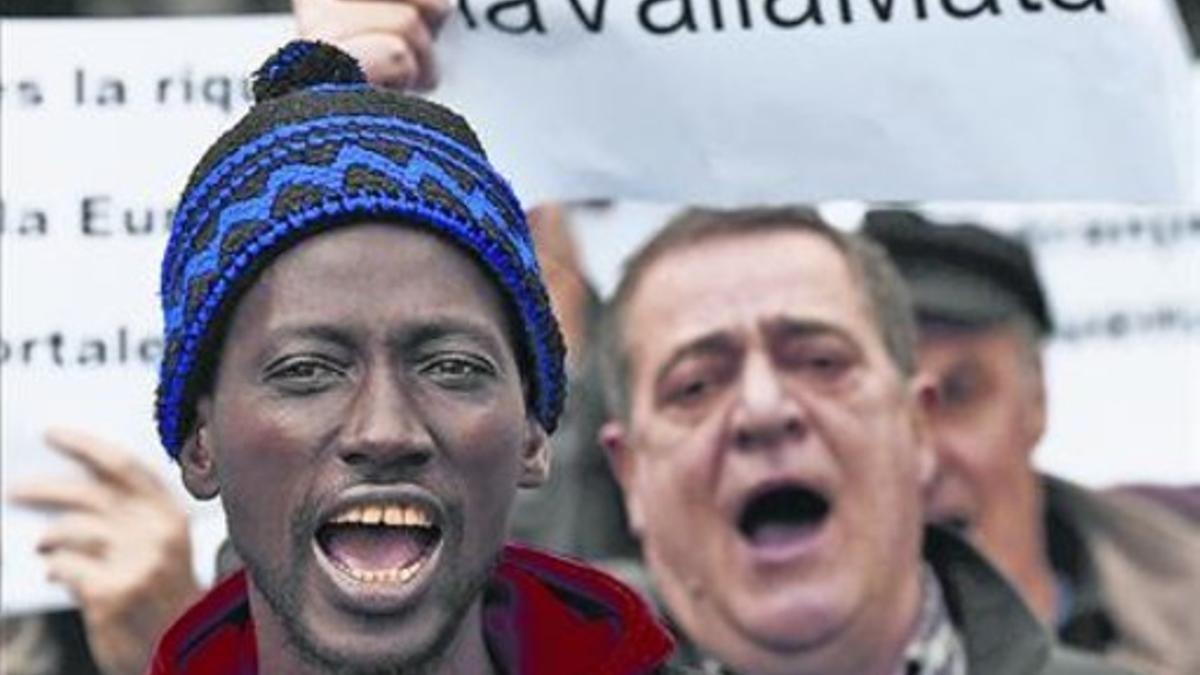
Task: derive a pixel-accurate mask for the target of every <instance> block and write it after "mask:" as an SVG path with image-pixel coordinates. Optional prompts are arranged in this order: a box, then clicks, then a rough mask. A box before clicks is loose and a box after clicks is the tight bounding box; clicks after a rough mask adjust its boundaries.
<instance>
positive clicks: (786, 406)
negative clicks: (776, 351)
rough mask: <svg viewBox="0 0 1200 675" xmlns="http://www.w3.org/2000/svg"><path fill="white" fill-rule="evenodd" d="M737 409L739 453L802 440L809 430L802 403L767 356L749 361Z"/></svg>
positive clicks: (735, 429) (735, 423)
mask: <svg viewBox="0 0 1200 675" xmlns="http://www.w3.org/2000/svg"><path fill="white" fill-rule="evenodd" d="M735 405H736V406H737V407H736V408H735V409H734V411H733V418H732V432H733V442H734V446H735V447H737V448H738V449H739V450H753V449H759V448H768V447H772V446H775V445H778V444H780V443H782V442H783V441H785V440H789V439H792V440H794V439H798V438H800V437H802V436H803V435H804V433H805V430H806V428H807V426H806V424H805V420H804V416H803V412H802V409H801V405H800V402H799V401H798V400H796V398H795V397H794V396H791V395H790V394H789V392H788V389H787V387H786V383H785V381H784V379H783V373H781V372H779V369H778V368H777V367H776V366H775V365H774V364H772V362H771V360H770V359H769V358H768V357H766V356H765V355H751V356H749V357H748V358H747V359H746V362H745V364H744V365H743V370H742V379H741V383H740V387H739V393H738V400H737V402H736V404H735Z"/></svg>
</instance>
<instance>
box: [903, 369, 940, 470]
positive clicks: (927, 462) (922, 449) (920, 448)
mask: <svg viewBox="0 0 1200 675" xmlns="http://www.w3.org/2000/svg"><path fill="white" fill-rule="evenodd" d="M909 391H910V393H911V395H912V402H913V403H912V405H913V436H914V439H915V442H916V446H917V447H916V450H917V475H918V478H919V480H920V482H921V490H922V492H924V491H925V490H926V489H928V488H929V487H930V486H931V485H932V484H933V480H934V476H935V474H936V473H937V466H938V459H937V445H936V443H937V439H936V437H935V435H934V434H935V430H934V428H933V420H934V415H935V414H936V413H937V409H938V406H940V405H941V394H940V393H939V391H938V387H937V382H936V381H935V380H934V378H933V377H931V376H930V375H928V374H926V373H922V372H918V373H917V374H916V375H915V376H914V377H913V378H912V381H911V382H910V383H909Z"/></svg>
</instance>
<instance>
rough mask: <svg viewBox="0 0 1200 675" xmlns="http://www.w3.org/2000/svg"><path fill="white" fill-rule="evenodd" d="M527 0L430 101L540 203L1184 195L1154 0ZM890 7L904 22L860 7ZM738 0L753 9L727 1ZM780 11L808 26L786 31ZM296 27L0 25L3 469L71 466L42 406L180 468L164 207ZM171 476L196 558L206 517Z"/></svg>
mask: <svg viewBox="0 0 1200 675" xmlns="http://www.w3.org/2000/svg"><path fill="white" fill-rule="evenodd" d="M542 1H543V3H544V4H543V5H537V4H530V2H526V1H524V0H516V1H514V0H510V1H509V2H507V3H505V2H500V3H492V4H487V3H476V0H464V1H463V3H462V4H461V5H460V11H461V14H460V15H459V16H458V17H457V18H456V19H454V20H452V21H451V22H450V24H449V25H448V26H447V28H446V30H445V33H444V35H443V38H444V39H443V41H442V44H441V52H440V54H441V56H442V57H443V58H442V62H443V66H444V68H445V73H444V86H443V87H442V88H441V89H440V90H439V92H438V96H439V97H443V98H445V99H446V100H451V101H455V102H456V103H457V104H460V105H461V106H462V107H463V109H464V110H465V111H466V112H467V114H468V116H469V117H470V118H471V119H472V121H473V122H474V123H476V124H478V125H479V126H480V127H482V128H483V136H484V139H485V143H486V144H487V145H488V146H489V149H490V151H491V154H492V156H493V158H494V159H495V160H496V162H497V163H498V164H499V165H501V166H502V167H503V169H504V170H505V171H506V172H508V173H511V174H513V175H514V176H515V182H516V185H517V188H518V191H519V192H520V193H522V194H523V195H524V196H525V197H527V198H528V197H531V196H537V195H552V196H563V197H573V196H612V197H638V196H647V195H653V196H659V197H664V198H669V199H671V200H673V201H686V200H700V201H706V202H712V201H728V200H740V201H756V200H760V199H771V200H773V201H780V200H787V201H791V200H800V199H816V198H832V197H839V196H851V197H862V198H887V197H895V196H906V197H914V198H926V197H929V198H932V197H964V196H988V197H993V198H1012V199H1016V198H1039V197H1040V198H1050V197H1070V196H1076V197H1083V196H1101V195H1103V196H1107V197H1109V198H1112V199H1152V198H1170V199H1174V198H1178V197H1179V196H1180V195H1181V194H1182V193H1183V192H1184V191H1185V190H1184V189H1183V188H1182V187H1181V186H1182V185H1184V184H1185V183H1184V178H1183V177H1184V176H1185V175H1186V174H1187V173H1188V172H1187V171H1185V170H1184V169H1183V168H1181V166H1182V162H1184V161H1186V157H1185V156H1184V155H1181V154H1180V152H1181V151H1180V150H1179V148H1183V147H1190V146H1188V145H1187V144H1176V143H1175V142H1174V141H1175V139H1178V138H1184V137H1186V136H1187V134H1186V133H1185V132H1186V129H1187V124H1177V122H1178V119H1179V118H1181V117H1182V116H1184V115H1186V114H1187V113H1188V111H1189V107H1188V103H1187V101H1186V95H1185V94H1186V93H1187V91H1188V90H1187V89H1186V87H1184V88H1183V89H1182V90H1181V91H1182V92H1183V94H1181V93H1180V92H1179V91H1176V89H1175V87H1174V85H1175V84H1176V83H1177V82H1176V80H1177V79H1179V78H1177V75H1178V74H1177V73H1176V70H1177V68H1178V67H1179V65H1180V63H1178V61H1179V60H1180V59H1182V47H1181V44H1180V42H1179V40H1180V37H1179V35H1178V34H1177V31H1176V27H1175V25H1174V24H1173V23H1172V21H1171V15H1170V12H1169V10H1168V9H1167V7H1166V5H1165V4H1161V3H1157V2H1135V1H1133V0H1127V1H1125V2H1117V1H1114V0H1108V1H1107V2H1098V1H1096V0H1071V1H1070V2H1068V1H1067V0H1036V1H1035V0H1012V1H1010V2H980V1H979V0H972V2H967V0H937V1H936V2H935V0H928V1H927V2H926V3H925V4H920V5H919V4H917V3H918V2H919V0H905V2H901V0H895V2H893V3H891V4H890V5H889V4H888V3H886V2H884V1H883V0H878V1H874V0H861V1H860V0H847V2H849V3H850V4H848V5H846V6H848V7H850V6H852V7H853V8H854V11H856V12H857V13H856V14H855V15H854V16H855V18H854V20H853V21H850V22H847V21H844V20H843V18H841V17H843V16H844V14H838V12H844V11H845V10H842V9H841V7H840V6H835V5H836V3H833V2H823V3H818V2H816V0H812V1H811V2H808V3H807V4H805V3H803V2H797V4H796V5H794V6H792V5H788V4H787V3H785V2H783V0H775V1H773V2H765V4H764V3H763V2H751V0H745V2H744V3H742V2H741V0H738V2H737V3H735V2H731V1H730V0H724V1H725V2H726V3H727V4H720V0H711V1H710V2H709V4H706V5H703V6H702V5H701V4H699V3H697V4H695V5H694V6H692V5H685V4H680V3H679V2H678V0H644V1H643V2H641V3H630V2H627V1H621V2H618V0H611V2H610V3H608V4H606V3H605V2H603V1H602V0H596V3H597V4H595V5H590V4H589V5H587V6H585V5H584V3H585V2H586V3H591V2H592V1H593V0H563V2H561V3H558V4H554V5H553V7H552V6H551V3H550V2H548V0H542ZM573 2H574V3H577V4H572V3H573ZM869 2H873V4H872V5H871V6H870V8H868V4H867V3H869ZM906 2H907V3H910V4H905V3H906ZM738 3H741V4H738ZM718 4H720V6H721V7H722V10H720V11H723V12H725V14H724V15H723V17H724V18H723V19H722V21H723V22H724V23H723V24H722V25H723V26H724V28H722V29H721V30H715V29H714V30H709V29H705V30H701V24H700V23H697V24H696V25H697V28H696V30H695V31H692V30H691V29H690V28H686V26H687V22H684V24H681V25H684V26H685V28H680V29H676V30H675V31H674V32H671V31H668V30H666V27H667V25H668V24H672V23H673V21H672V19H671V16H673V15H672V14H671V11H679V12H682V11H683V10H682V9H681V8H683V7H685V6H686V7H690V8H691V9H690V10H689V11H690V12H692V13H693V14H694V15H695V16H694V17H693V20H695V21H697V22H699V19H698V18H695V17H698V16H699V15H701V14H702V13H704V12H711V11H712V8H713V7H716V6H718ZM818 4H820V6H821V7H822V8H823V9H821V10H814V9H812V8H813V7H817V6H818ZM885 5H887V6H889V7H890V6H893V5H894V9H893V10H891V13H890V14H888V16H889V17H891V18H889V19H888V20H886V21H885V20H882V19H877V18H870V17H879V16H882V14H881V12H883V10H880V9H876V8H878V7H883V6H885ZM993 5H994V6H995V7H997V8H998V9H997V10H996V11H993V10H992V9H988V8H987V7H991V6H993ZM1033 5H1039V6H1041V7H1042V11H1040V12H1039V11H1034V10H1030V9H1028V8H1029V7H1031V6H1033ZM742 6H745V7H747V8H748V9H746V10H744V11H746V12H749V13H750V14H752V15H753V17H756V18H754V20H753V21H752V22H751V23H752V26H749V27H742V24H743V22H742V19H740V18H737V19H735V18H734V17H735V16H737V17H740V16H741V15H740V14H736V13H737V12H742V11H743V10H742V9H740V7H742ZM918 6H921V7H925V13H926V14H927V16H925V17H924V18H920V17H917V16H916V15H915V14H914V12H915V11H916V10H915V8H916V7H918ZM968 6H980V7H985V8H984V9H981V10H976V11H967V8H968ZM768 7H770V8H771V9H770V10H769V12H768V10H767V9H766V8H768ZM805 7H807V8H808V9H807V10H805ZM947 7H953V8H954V9H953V10H948V9H946V8H947ZM555 8H556V9H555ZM576 11H579V12H581V13H582V14H584V15H586V17H588V19H587V20H588V22H592V23H594V25H595V26H597V29H596V30H595V31H593V30H592V29H590V28H588V26H587V25H586V24H585V23H580V19H579V16H580V15H577V14H576ZM788 11H792V12H794V14H793V15H792V16H807V17H809V18H808V19H807V20H806V21H805V22H803V23H798V24H797V25H796V26H795V27H794V28H788V29H786V30H785V29H784V28H781V27H779V26H777V25H775V23H777V22H778V18H779V17H780V16H783V14H782V13H784V12H788ZM814 11H819V12H823V13H822V14H821V16H822V19H821V20H820V21H818V20H817V19H816V18H813V17H815V16H816V15H815V14H813V12H814ZM522 12H526V13H527V16H528V17H533V16H536V17H537V21H536V22H534V23H530V24H528V25H530V26H533V28H528V29H524V30H523V31H522V29H521V26H524V25H526V24H522V23H520V21H521V19H520V17H521V16H522ZM595 12H600V13H602V14H603V15H604V16H605V17H607V18H605V19H604V22H603V25H604V26H605V28H603V30H600V29H599V28H598V27H599V26H600V23H599V22H600V19H599V17H600V16H601V14H595ZM764 12H768V14H769V13H771V12H773V13H774V14H770V15H769V16H768V14H764ZM956 12H957V13H958V14H963V15H964V16H961V17H960V16H958V14H956ZM968 15H969V16H968ZM593 16H594V17H596V18H594V19H593V18H591V17H593ZM680 16H683V15H680ZM689 16H691V14H689ZM704 16H707V17H709V18H708V19H706V21H708V23H706V24H704V25H705V26H715V24H714V23H713V21H712V15H710V14H704ZM764 16H767V17H768V18H767V22H766V23H763V21H762V20H760V19H762V17H764ZM770 16H774V17H775V19H770ZM622 17H623V18H622ZM680 20H682V19H680ZM527 21H533V19H532V18H529V19H527ZM564 21H567V22H566V23H564ZM572 21H573V22H574V23H570V22H572ZM513 22H516V23H513ZM772 22H775V23H772ZM644 24H645V25H644ZM646 25H649V26H651V28H647V27H646ZM539 26H540V27H541V28H542V29H544V32H543V30H538V27H539ZM505 27H508V28H509V29H512V30H511V31H507V32H506V30H505ZM655 27H658V28H662V29H663V31H660V32H655V30H657V28H655ZM735 28H736V29H735ZM292 31H293V27H292V24H291V20H290V18H288V17H247V18H206V19H156V20H92V21H88V20H69V21H20V20H8V19H6V20H5V21H3V22H0V125H2V127H3V143H2V146H0V176H3V184H2V186H0V188H2V192H0V275H2V278H0V304H2V306H3V326H2V334H0V369H2V373H0V375H2V376H0V401H2V410H0V418H2V419H3V428H2V430H0V434H2V435H0V447H2V453H3V455H2V461H3V468H4V471H3V483H2V485H0V489H3V490H5V491H6V490H7V489H8V487H9V486H11V485H13V484H14V483H17V482H21V481H25V480H39V479H45V478H46V477H47V476H59V475H66V474H68V473H69V472H70V471H71V470H72V469H71V467H69V466H67V465H66V463H65V461H63V460H61V459H60V458H58V457H57V456H56V455H54V454H53V453H51V452H50V451H48V450H47V449H46V447H45V445H44V444H43V442H42V441H41V435H42V433H43V431H44V430H45V429H46V428H47V427H49V426H54V425H68V426H75V427H80V428H83V429H87V430H90V431H93V432H95V433H97V434H100V435H102V436H106V437H109V438H111V439H113V440H115V441H117V442H120V443H122V444H124V445H126V446H129V447H131V448H133V449H135V450H137V451H138V452H139V453H140V454H141V457H142V458H143V459H144V460H146V461H147V462H149V463H151V464H152V465H153V466H156V467H158V468H159V469H161V470H162V473H163V476H164V479H165V480H166V481H167V482H168V483H169V484H171V485H173V486H177V485H178V479H177V477H176V475H175V473H176V472H175V470H174V467H173V466H172V465H171V464H170V463H169V462H168V461H167V459H166V458H165V456H164V455H163V454H162V452H161V450H160V449H159V446H158V443H157V439H156V437H155V434H154V432H153V426H152V420H151V401H152V391H153V386H154V382H155V364H156V361H157V359H158V357H159V354H160V351H161V344H160V342H159V338H158V334H159V317H158V309H157V304H156V294H157V280H158V262H159V258H160V255H161V251H162V247H163V246H164V244H165V240H166V233H167V229H168V226H169V220H170V211H171V209H172V207H173V206H174V200H175V198H176V195H177V194H178V190H179V189H180V187H181V186H182V185H183V183H184V180H185V179H186V174H187V171H188V170H189V168H190V167H191V165H192V164H193V163H194V162H195V161H196V159H197V158H198V157H199V155H200V153H201V152H202V150H203V149H204V148H205V147H206V146H207V145H208V144H209V143H210V142H211V141H212V140H213V139H214V138H215V137H216V135H217V134H218V133H219V132H220V131H221V130H223V129H224V128H225V127H227V126H228V125H229V124H231V123H232V122H233V120H235V119H236V117H237V115H238V114H240V112H241V111H242V110H243V109H244V108H245V106H246V105H247V103H248V95H247V92H246V89H245V87H244V83H243V77H244V75H245V74H246V73H247V71H248V70H250V69H252V68H253V67H254V66H255V65H257V64H258V63H259V62H261V60H262V59H263V58H264V57H265V56H266V55H267V54H268V53H269V52H270V51H271V50H272V49H273V48H275V47H276V46H277V45H279V44H280V43H282V41H284V40H285V39H287V38H288V37H290V36H291V34H292ZM216 45H219V46H220V48H219V49H218V48H214V46H216ZM1067 45H1069V46H1067ZM760 46H761V48H762V50H764V51H759V48H760ZM979 46H986V49H976V47H979ZM958 49H962V50H965V51H962V52H961V54H965V55H966V56H961V57H955V58H951V57H950V56H948V55H953V54H958V53H959V52H957V51H956V50H958ZM797 50H802V53H803V58H797V57H796V56H795V53H796V51H797ZM789 54H791V55H792V56H791V57H788V58H784V57H786V56H787V55H789ZM780 59H784V60H782V61H781V60H780ZM955 61H957V67H956V68H957V69H956V68H955V67H951V66H952V65H955V64H954V62H955ZM1006 63H1008V64H1011V66H1012V70H1011V72H1007V71H1005V70H1004V66H1005V64H1006ZM689 64H690V65H689ZM1039 69H1041V70H1039ZM1005 72H1007V74H1006V75H1003V76H1002V74H1003V73H1005ZM1184 72H1185V73H1186V71H1184ZM1039 73H1040V74H1039ZM796 78H800V79H796ZM1180 81H1182V82H1184V83H1186V82H1187V79H1186V77H1182V79H1180ZM1022 83H1025V84H1027V85H1028V88H1027V89H1026V88H1024V87H1023V86H1022ZM968 85H969V86H968ZM968 89H969V90H970V91H968ZM970 92H974V93H970ZM1031 100H1033V101H1037V104H1036V105H1030V103H1029V102H1030V101H1031ZM772 125H775V126H772ZM1018 132H1020V133H1018ZM792 144H795V145H792ZM788 148H790V149H788ZM589 236H590V235H589ZM601 236H604V235H601ZM600 264H606V265H615V264H616V261H615V260H611V259H610V260H608V261H607V262H601V263H600ZM1149 415H1150V414H1149V413H1146V418H1147V419H1149ZM1164 428H1176V427H1175V426H1171V424H1167V425H1166V426H1165V427H1164ZM1147 466H1150V467H1154V468H1153V469H1152V471H1160V472H1163V473H1168V474H1169V473H1171V472H1173V471H1175V467H1173V466H1168V467H1166V468H1162V467H1161V466H1160V465H1158V464H1157V463H1156V462H1148V463H1147ZM179 494H180V499H181V501H183V502H184V503H187V504H189V506H190V508H192V509H193V514H194V523H195V534H196V537H197V545H196V546H195V553H196V560H197V568H198V570H199V571H200V572H201V573H202V577H203V576H208V575H206V574H203V573H205V572H209V571H210V570H211V567H212V565H211V561H212V558H213V551H214V550H215V546H216V542H217V540H218V539H219V538H220V537H221V536H222V520H221V516H220V513H219V509H217V508H216V506H215V504H213V503H207V504H203V505H199V504H197V503H195V502H193V501H191V500H190V499H188V498H187V497H186V496H185V495H183V493H182V490H180V491H179ZM2 518H3V522H2V523H0V525H2V528H3V532H4V541H3V563H2V564H0V611H3V612H6V613H9V612H20V611H29V610H33V609H40V608H48V607H55V606H62V605H65V604H67V602H68V598H67V597H66V595H65V593H63V591H62V590H61V589H60V588H57V587H55V586H52V585H49V584H46V583H44V581H43V570H42V567H41V565H40V563H39V561H38V560H37V557H36V555H35V553H34V551H33V542H34V541H35V539H36V536H37V533H38V532H39V531H41V529H42V528H43V527H44V525H45V521H44V519H43V518H42V517H39V516H37V515H35V514H31V513H29V512H28V511H24V510H19V509H14V508H11V507H9V506H7V505H5V506H4V508H3V513H2Z"/></svg>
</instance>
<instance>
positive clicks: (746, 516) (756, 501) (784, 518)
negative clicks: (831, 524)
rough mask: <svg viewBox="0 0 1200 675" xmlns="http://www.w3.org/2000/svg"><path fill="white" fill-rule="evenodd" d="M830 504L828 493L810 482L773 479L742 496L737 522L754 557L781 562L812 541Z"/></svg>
mask: <svg viewBox="0 0 1200 675" xmlns="http://www.w3.org/2000/svg"><path fill="white" fill-rule="evenodd" d="M832 507H833V504H832V501H831V500H830V499H829V497H827V496H826V495H825V494H823V493H822V492H821V491H820V490H819V489H817V488H815V487H813V486H809V485H804V484H801V483H798V482H786V483H776V484H772V485H767V486H763V487H761V488H759V489H757V490H755V491H753V492H752V493H751V494H750V495H749V496H748V497H747V498H746V499H745V500H744V502H743V504H742V507H741V509H740V510H739V511H738V516H737V523H736V526H737V530H738V532H739V533H740V534H741V536H742V540H743V541H744V542H745V543H746V544H747V545H748V546H749V547H750V549H751V550H752V551H753V553H754V557H755V558H759V559H762V560H764V561H774V562H782V561H784V560H787V559H790V558H793V557H796V556H800V555H803V554H804V553H805V552H806V551H808V550H810V549H811V548H812V547H813V546H814V545H815V540H816V538H817V536H818V535H819V534H820V533H821V531H822V529H823V526H824V525H825V524H826V522H827V521H828V519H829V515H830V512H831V511H832Z"/></svg>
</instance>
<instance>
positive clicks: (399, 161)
mask: <svg viewBox="0 0 1200 675" xmlns="http://www.w3.org/2000/svg"><path fill="white" fill-rule="evenodd" d="M254 96H255V101H256V102H255V104H254V106H253V107H252V108H251V109H250V111H249V112H248V113H246V115H245V116H244V117H243V118H242V119H241V120H240V121H239V122H238V123H237V124H236V125H235V126H234V127H233V128H232V129H230V130H229V131H227V132H226V133H225V134H224V135H223V136H221V137H220V138H219V139H218V140H217V142H216V143H215V144H214V145H213V146H212V147H211V148H209V150H208V152H207V153H205V155H204V157H203V158H202V159H201V160H200V163H199V165H198V166H197V167H196V168H195V170H194V171H193V172H192V175H191V178H190V179H189V181H188V184H187V187H186V188H185V189H184V191H183V195H182V197H181V199H180V204H179V208H178V209H177V211H176V213H175V219H174V221H173V222H172V224H171V238H170V241H169V243H168V245H167V251H166V254H165V255H164V257H163V263H162V307H163V320H164V333H165V340H164V342H165V353H164V357H163V363H162V367H161V370H160V373H159V386H158V399H157V403H156V413H157V417H158V432H159V436H160V438H161V439H162V443H163V446H164V447H165V448H166V450H167V452H168V453H169V454H170V455H171V456H172V457H177V456H178V454H179V451H180V449H181V448H182V446H183V443H184V440H185V438H186V436H187V434H188V432H189V429H190V426H191V424H192V421H193V420H192V415H193V410H194V406H195V403H196V398H197V397H198V396H199V395H200V394H201V393H202V392H203V390H204V389H205V388H206V387H207V386H209V384H210V383H211V378H213V377H214V371H215V368H216V358H217V352H218V350H219V349H220V344H221V340H222V338H223V333H224V331H225V323H226V322H227V320H228V317H229V316H230V315H232V313H233V308H234V306H235V305H236V303H237V301H238V298H239V297H240V296H241V294H242V293H243V292H244V291H245V290H246V289H247V288H249V286H250V285H251V283H252V282H253V281H254V279H255V278H256V277H257V276H258V274H259V273H260V272H261V271H262V270H263V269H264V268H265V267H266V265H267V264H268V263H269V262H270V261H271V260H272V259H274V258H275V257H276V256H278V255H279V254H280V253H282V252H283V251H286V250H287V249H289V248H291V247H293V246H295V245H296V244H297V243H298V242H300V241H301V240H303V239H304V238H306V237H309V236H311V235H314V234H318V233H321V232H326V231H328V230H330V229H331V228H334V227H338V226H340V225H346V224H354V223H359V222H363V221H367V220H370V221H385V222H397V223H402V224H405V225H410V226H417V227H425V228H429V229H430V230H433V231H434V232H437V233H438V234H440V235H442V236H443V237H445V238H446V239H447V240H448V241H451V242H453V243H455V244H457V245H458V246H460V247H462V248H463V249H465V250H466V251H467V252H468V253H469V254H470V255H471V256H472V257H474V258H475V259H476V260H477V261H479V263H480V264H481V265H482V266H483V268H484V269H485V270H486V271H487V272H488V273H489V275H490V277H491V278H492V279H493V280H494V281H495V282H496V283H497V285H498V286H499V287H500V288H501V289H502V295H503V296H504V297H505V298H506V299H507V300H508V301H509V304H510V307H511V309H512V311H513V312H514V313H515V315H516V316H515V318H516V319H517V320H516V321H515V322H514V323H515V324H517V325H518V326H519V342H520V344H518V345H516V348H517V353H518V355H519V358H520V359H521V368H522V372H523V373H524V376H525V379H526V381H527V383H528V385H529V403H530V405H531V407H532V410H533V412H534V414H535V415H536V417H537V419H538V420H539V421H540V422H541V424H542V426H543V427H545V429H546V431H547V432H551V431H553V430H554V428H555V426H556V424H557V420H558V416H559V413H560V412H561V410H562V405H563V396H564V375H563V360H564V347H563V341H562V336H561V334H560V332H559V329H558V323H557V322H556V321H555V318H554V315H553V313H552V312H551V309H550V303H549V300H548V298H547V294H546V289H545V287H544V286H543V284H542V279H541V274H540V272H539V270H538V264H537V259H536V257H535V255H534V249H533V242H532V240H531V238H530V234H529V225H528V223H527V222H526V221H525V215H524V212H523V211H522V209H521V205H520V204H519V203H518V202H517V199H516V197H515V196H514V195H513V193H512V190H511V189H510V188H509V186H508V184H507V183H506V182H505V180H504V178H502V177H501V176H500V175H499V174H498V173H496V171H495V169H493V168H492V166H491V165H490V164H489V163H488V160H487V157H486V156H485V154H484V151H483V148H482V147H481V146H480V143H479V141H478V139H476V137H475V134H474V132H473V131H472V130H471V128H470V126H468V124H467V123H466V121H465V120H463V119H462V118H461V117H459V116H458V115H457V114H455V113H454V112H452V111H450V110H448V109H446V108H444V107H442V106H440V105H437V104H435V103H431V102H429V101H425V100H422V99H419V98H414V97H411V96H406V95H404V94H401V93H398V92H394V91H387V90H383V89H376V88H373V87H371V86H370V85H368V84H367V83H366V81H365V77H364V75H363V72H362V70H361V69H360V68H359V66H358V64H357V63H356V62H355V61H354V59H353V58H351V57H350V56H348V55H347V54H344V53H342V52H341V51H339V50H337V49H335V48H333V47H331V46H329V45H324V44H320V43H316V42H306V41H298V42H292V43H290V44H288V45H287V46H285V47H284V48H283V49H281V50H280V51H278V52H277V53H276V54H275V55H274V56H272V57H271V58H270V59H268V60H267V62H266V63H265V64H263V66H262V68H261V69H259V71H258V72H257V73H256V74H255V82H254Z"/></svg>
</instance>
